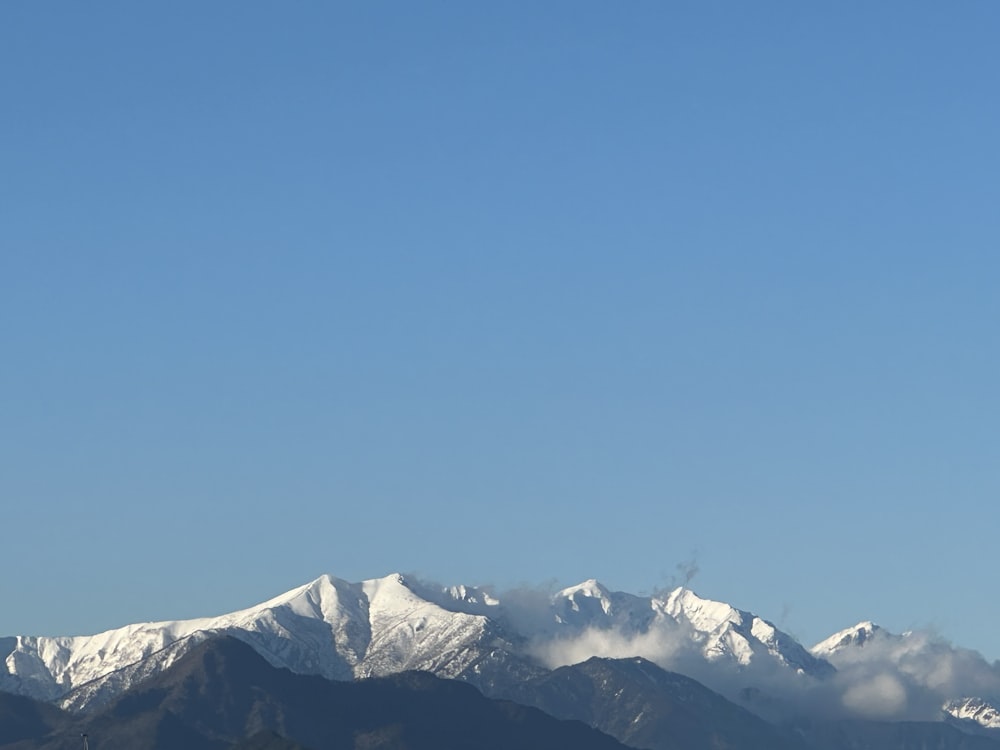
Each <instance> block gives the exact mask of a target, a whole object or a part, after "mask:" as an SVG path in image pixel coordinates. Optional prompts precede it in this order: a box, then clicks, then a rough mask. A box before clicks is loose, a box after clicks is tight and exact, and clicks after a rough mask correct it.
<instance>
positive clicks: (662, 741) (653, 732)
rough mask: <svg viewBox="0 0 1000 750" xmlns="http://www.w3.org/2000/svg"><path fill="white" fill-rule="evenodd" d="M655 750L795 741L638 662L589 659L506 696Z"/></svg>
mask: <svg viewBox="0 0 1000 750" xmlns="http://www.w3.org/2000/svg"><path fill="white" fill-rule="evenodd" d="M508 697H510V698H511V699H513V700H516V701H519V702H521V703H526V704H528V705H532V706H536V707H537V708H540V709H542V710H543V711H545V712H547V713H550V714H552V715H553V716H557V717H559V718H564V719H578V720H580V721H583V722H585V723H587V724H590V725H591V726H594V727H596V728H598V729H600V730H601V731H602V732H606V733H607V734H610V735H611V736H613V737H616V738H617V739H618V740H620V741H621V742H624V743H626V744H628V745H631V746H633V747H637V748H649V749H650V750H682V749H683V750H699V749H701V748H705V750H757V749H758V748H766V749H767V750H795V749H796V748H799V747H801V745H800V743H799V742H798V741H797V740H795V739H794V738H793V737H792V736H790V735H786V734H784V733H782V732H781V731H780V730H779V729H777V728H776V727H774V726H772V725H770V724H768V723H767V722H765V721H764V720H763V719H760V718H759V717H757V716H755V715H754V714H752V713H750V712H749V711H747V710H746V709H744V708H741V707H740V706H737V705H736V704H734V703H731V702H730V701H728V700H726V699H725V698H723V697H722V696H721V695H719V694H718V693H715V692H713V691H711V690H709V689H708V688H706V687H705V686H704V685H702V684H701V683H699V682H696V681H695V680H692V679H691V678H689V677H685V676H683V675H679V674H676V673H673V672H667V671H666V670H664V669H661V668H660V667H658V666H656V665H655V664H653V663H652V662H649V661H646V660H645V659H641V658H631V659H601V658H596V657H595V658H592V659H589V660H588V661H586V662H582V663H580V664H574V665H572V666H568V667H560V668H559V669H556V670H554V671H553V672H551V673H549V674H547V675H545V676H543V677H540V678H538V679H535V680H530V681H527V682H525V683H523V684H522V685H521V686H520V687H519V688H517V689H515V690H513V691H511V692H510V693H509V695H508Z"/></svg>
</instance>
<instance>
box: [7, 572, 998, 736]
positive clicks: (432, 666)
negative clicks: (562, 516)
mask: <svg viewBox="0 0 1000 750" xmlns="http://www.w3.org/2000/svg"><path fill="white" fill-rule="evenodd" d="M504 598H505V597H503V596H500V595H497V594H495V593H494V592H493V591H491V590H489V589H483V588H474V587H468V586H451V587H446V588H442V587H439V586H434V585H431V584H427V583H423V582H420V581H417V580H410V579H407V578H404V577H403V576H401V575H398V574H394V575H390V576H386V577H385V578H378V579H372V580H367V581H362V582H360V583H351V582H348V581H344V580H341V579H338V578H334V577H332V576H329V575H324V576H321V577H320V578H317V579H316V580H315V581H312V582H310V583H308V584H306V585H304V586H300V587H298V588H296V589H293V590H291V591H288V592H286V593H284V594H282V595H280V596H277V597H275V598H273V599H270V600H269V601H266V602H263V603H261V604H258V605H256V606H253V607H249V608H247V609H244V610H240V611H238V612H233V613H230V614H225V615H221V616H218V617H208V618H201V619H194V620H178V621H166V622H156V623H137V624H133V625H128V626H125V627H122V628H118V629H115V630H109V631H107V632H104V633H98V634H97V635H91V636H73V637H58V638H47V637H34V636H18V637H11V638H0V690H4V691H8V692H15V693H21V694H25V695H29V696H31V697H34V698H40V699H43V700H50V701H57V702H59V703H61V704H62V705H63V706H65V707H67V708H70V709H72V710H76V711H84V710H90V709H92V708H96V707H99V706H101V705H104V704H106V703H107V702H109V701H110V700H111V699H113V698H114V697H115V696H117V695H120V694H121V693H123V692H124V691H126V690H128V689H129V688H130V687H132V686H134V685H136V684H138V683H140V682H142V681H143V680H145V679H147V678H149V677H151V676H154V675H156V674H158V673H159V672H162V671H163V670H164V669H166V668H167V667H169V666H170V665H171V664H173V663H174V662H175V661H176V660H177V659H179V658H180V657H181V656H183V655H184V654H185V653H187V651H189V650H190V649H191V648H193V647H194V646H196V645H197V644H198V643H200V642H202V641H204V640H205V639H206V638H211V637H213V636H215V635H220V634H225V635H231V636H234V637H236V638H238V639H240V640H242V641H244V642H246V643H248V644H250V645H251V646H253V648H254V649H255V650H257V651H258V652H259V653H260V654H261V655H262V656H264V658H266V659H267V660H268V661H269V662H270V663H271V664H273V665H275V666H280V667H286V668H288V669H291V670H292V671H294V672H299V673H303V674H318V675H322V676H324V677H327V678H330V679H340V680H350V679H355V678H362V677H368V676H374V675H385V674H390V673H394V672H399V671H403V670H410V669H419V670H426V671H429V672H433V673H434V674H436V675H438V676H441V677H449V678H457V679H461V680H466V681H469V682H471V683H473V684H475V685H477V686H478V687H479V688H480V689H482V690H483V691H484V692H486V693H488V694H494V695H495V694H500V693H503V692H504V690H505V689H506V688H507V687H509V686H510V685H511V684H514V683H517V682H519V681H523V680H525V679H530V678H533V677H537V676H538V675H540V674H542V673H544V672H546V671H548V670H549V669H552V668H555V667H558V666H561V665H567V664H575V663H579V662H583V661H586V660H587V659H589V658H591V657H594V656H599V657H645V658H648V659H651V660H653V661H656V662H657V663H658V664H660V665H661V666H663V667H665V668H667V669H673V670H675V671H679V672H682V673H685V674H688V675H689V676H692V677H695V678H696V679H699V680H703V681H705V683H706V684H708V685H709V686H710V687H713V688H715V689H717V690H719V691H720V692H724V693H726V694H727V695H730V696H733V695H743V694H744V693H745V692H746V691H747V690H751V691H752V692H753V693H754V694H755V695H756V694H763V693H767V692H768V691H770V692H771V693H772V695H771V696H770V697H771V698H774V699H776V700H777V699H778V698H781V699H782V700H785V701H786V702H787V699H788V697H789V695H788V694H789V692H790V691H791V693H800V692H804V691H808V690H812V689H822V690H826V691H827V692H826V693H823V695H828V694H830V691H831V690H833V691H840V692H841V693H843V695H844V696H845V697H844V700H843V704H844V707H845V709H846V710H847V711H851V710H854V709H853V708H852V706H855V705H857V704H858V700H859V699H858V698H857V694H856V691H855V693H851V690H852V685H854V682H852V681H853V680H855V678H857V684H859V685H867V684H869V683H870V681H871V677H872V676H873V675H876V676H877V677H878V679H879V680H880V682H879V684H880V685H889V686H890V687H892V690H893V692H892V695H898V696H899V701H898V705H893V706H890V707H889V709H891V711H896V712H897V713H898V712H900V711H906V710H908V709H907V708H906V703H907V702H908V701H909V702H910V703H913V702H914V699H915V698H919V699H920V700H921V701H923V703H922V705H924V706H928V705H929V706H930V708H931V710H932V711H933V710H935V707H936V710H939V709H940V707H941V706H942V705H944V704H946V703H947V705H945V711H946V712H947V713H948V715H950V716H952V717H954V718H955V719H956V720H957V719H961V720H966V721H975V722H977V723H978V724H979V725H981V726H983V727H992V726H993V725H992V724H991V722H994V721H995V720H996V712H995V711H993V712H992V713H991V710H992V706H993V705H995V704H991V703H989V702H988V701H985V700H983V699H970V698H967V697H965V698H962V699H961V700H962V701H965V702H964V703H963V702H961V701H956V699H957V698H959V697H960V696H990V695H1000V666H991V665H988V664H986V662H985V661H984V660H983V659H982V657H981V656H979V655H978V654H976V653H975V652H970V651H966V650H962V649H955V648H953V647H951V646H950V645H948V644H945V643H943V642H941V641H940V640H937V639H934V638H930V637H927V636H925V635H921V634H914V633H908V634H904V635H902V636H897V635H893V634H891V633H888V632H886V631H884V630H883V629H881V628H879V627H878V626H877V625H874V624H872V623H870V622H864V623H860V624H859V625H856V626H854V627H853V628H848V629H846V630H843V631H840V632H839V633H836V634H834V635H833V636H831V637H830V638H828V639H826V640H824V641H822V642H821V643H819V644H817V645H816V646H815V647H813V649H812V651H811V652H810V651H807V650H806V649H805V648H803V647H802V646H801V645H800V644H799V643H798V642H797V641H795V639H794V638H792V637H791V636H789V635H787V634H786V633H783V632H782V631H781V630H779V629H778V628H776V627H775V626H774V625H773V624H771V623H770V622H768V621H766V620H764V619H762V618H760V617H758V616H757V615H755V614H753V613H751V612H747V611H744V610H740V609H737V608H735V607H732V606H730V605H729V604H726V603H723V602H718V601H713V600H710V599H705V598H702V597H700V596H698V595H697V594H696V593H695V592H694V591H692V590H690V589H688V588H683V587H682V588H678V589H676V590H674V591H671V592H669V593H667V594H665V595H661V596H653V597H642V596H635V595H633V594H628V593H624V592H616V591H611V590H609V589H608V588H606V587H605V586H603V585H602V584H601V583H599V582H598V581H596V580H594V579H590V580H587V581H584V582H583V583H580V584H578V585H576V586H571V587H569V588H565V589H563V590H561V591H559V592H557V593H555V594H552V595H545V594H541V593H539V592H530V594H528V593H525V592H519V593H518V594H517V595H512V596H511V598H510V601H509V602H505V601H504ZM838 670H839V671H838ZM831 678H833V679H831ZM775 691H779V692H780V691H784V692H783V693H781V695H778V694H777V693H775ZM860 694H861V695H866V694H865V693H864V692H863V691H862V693H860ZM927 696H931V697H932V698H933V699H934V700H936V701H937V702H936V703H934V702H933V700H932V701H930V702H929V703H928V700H927ZM976 700H979V701H980V703H976V702H975V701H976ZM949 701H950V703H948V702H949ZM779 702H780V701H779ZM918 702H919V701H918ZM868 703H870V701H868ZM921 715H927V711H924V713H923V714H921ZM939 715H940V711H939Z"/></svg>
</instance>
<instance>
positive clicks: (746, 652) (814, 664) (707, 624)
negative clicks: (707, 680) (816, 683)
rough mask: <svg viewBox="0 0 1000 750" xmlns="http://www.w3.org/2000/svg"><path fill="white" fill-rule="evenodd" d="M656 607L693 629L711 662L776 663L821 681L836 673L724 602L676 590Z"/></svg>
mask: <svg viewBox="0 0 1000 750" xmlns="http://www.w3.org/2000/svg"><path fill="white" fill-rule="evenodd" d="M654 606H657V607H662V609H663V611H664V612H666V613H667V614H668V615H670V616H671V617H672V618H673V619H674V620H675V621H676V622H678V623H679V624H681V625H682V626H686V627H687V628H689V629H690V632H691V637H692V638H693V639H694V640H695V641H696V642H697V643H699V645H700V646H701V651H702V654H703V655H704V656H705V658H706V659H708V660H709V661H712V662H718V661H720V660H731V661H733V662H735V663H736V664H738V665H740V666H743V667H745V666H748V665H750V664H751V663H753V662H754V661H759V660H762V659H765V660H773V661H775V662H777V663H778V664H780V665H783V666H786V667H789V668H791V669H793V670H794V671H795V672H797V673H799V674H803V675H809V676H812V677H817V678H823V677H827V676H829V675H830V674H832V673H833V671H834V670H833V668H832V667H831V666H830V664H829V663H827V662H826V661H825V660H824V659H822V658H820V657H817V656H813V655H812V654H810V653H809V652H808V651H806V649H805V648H803V646H802V645H801V644H800V643H799V642H798V641H796V640H795V639H794V638H792V637H791V636H790V635H788V634H787V633H783V632H782V631H780V630H778V629H777V628H776V627H775V626H774V625H772V624H771V623H769V622H768V621H767V620H763V619H761V618H760V617H758V616H757V615H755V614H752V613H750V612H745V611H743V610H739V609H736V608H735V607H732V606H730V605H728V604H725V603H724V602H716V601H712V600H711V599H702V598H701V597H699V596H698V595H697V594H695V593H694V592H693V591H691V590H690V589H687V588H683V587H682V588H678V589H675V590H674V591H672V592H671V593H670V594H669V595H668V596H667V597H666V599H665V600H664V601H662V602H655V603H654Z"/></svg>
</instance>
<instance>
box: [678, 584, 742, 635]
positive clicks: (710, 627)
mask: <svg viewBox="0 0 1000 750" xmlns="http://www.w3.org/2000/svg"><path fill="white" fill-rule="evenodd" d="M664 609H665V610H666V611H667V612H668V613H669V614H670V615H671V616H673V617H674V618H675V619H683V620H685V621H686V622H688V623H689V624H690V625H691V626H692V627H694V629H695V630H697V631H699V632H702V633H711V632H714V631H715V630H717V629H718V628H720V627H722V626H725V625H727V624H734V625H742V624H743V620H744V616H745V615H746V613H744V612H741V611H740V610H738V609H736V608H735V607H732V606H730V605H729V604H726V603H725V602H716V601H712V600H711V599H702V598H701V597H700V596H698V595H697V594H696V593H694V591H692V590H691V589H688V588H684V587H683V586H681V587H680V588H677V589H674V590H673V591H671V592H670V594H668V595H667V598H666V600H665V601H664ZM751 617H752V615H751Z"/></svg>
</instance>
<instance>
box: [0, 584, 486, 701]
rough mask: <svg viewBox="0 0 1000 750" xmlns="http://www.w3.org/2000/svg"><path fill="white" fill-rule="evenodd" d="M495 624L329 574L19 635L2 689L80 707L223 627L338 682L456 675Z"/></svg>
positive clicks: (279, 662)
mask: <svg viewBox="0 0 1000 750" xmlns="http://www.w3.org/2000/svg"><path fill="white" fill-rule="evenodd" d="M442 601H446V600H445V599H442ZM494 630H495V629H494V628H492V627H491V626H490V623H489V621H488V619H487V618H486V617H484V616H482V615H475V614H469V613H466V612H461V611H452V610H448V609H445V608H444V607H442V606H441V605H440V604H437V603H434V602H430V601H427V600H426V599H423V598H422V597H420V596H418V595H417V594H415V593H414V592H413V590H411V589H410V588H409V587H408V586H407V582H406V580H405V579H404V578H403V577H402V576H400V575H391V576H387V577H386V578H382V579H375V580H370V581H364V582H362V583H349V582H347V581H342V580H340V579H337V578H333V577H331V576H327V575H325V576H322V577H320V578H317V579H316V580H315V581H312V582H311V583H308V584H306V585H304V586H301V587H299V588H296V589H293V590H292V591H289V592H287V593H285V594H282V595H281V596H278V597H275V598H274V599H271V600H269V601H266V602H264V603H263V604H260V605H257V606H255V607H250V608H248V609H245V610H241V611H239V612H233V613H231V614H227V615H222V616H219V617H212V618H201V619H195V620H181V621H175V622H155V623H141V624H136V625H128V626H126V627H123V628H118V629H115V630H110V631H107V632H105V633H99V634H97V635H93V636H76V637H60V638H44V637H29V636H22V637H18V638H16V639H15V640H14V641H13V642H12V645H13V648H12V649H10V652H9V653H8V654H5V655H4V656H5V660H4V665H5V667H6V670H5V671H6V674H2V673H0V688H3V689H5V690H9V691H12V692H18V693H21V694H25V695H29V696H32V697H35V698H40V699H43V700H54V699H57V698H59V697H60V696H64V695H66V694H68V693H71V691H75V692H73V693H72V694H71V695H70V696H68V705H70V706H72V707H75V708H82V707H84V706H86V705H88V704H89V703H90V702H91V701H92V700H95V699H96V698H98V697H103V698H107V697H110V696H111V695H113V694H116V693H118V692H120V691H121V690H124V689H126V688H128V687H129V686H130V685H131V684H133V683H134V682H135V681H136V680H137V679H141V678H142V677H143V676H146V675H148V674H150V673H155V672H156V671H158V670H159V669H162V668H165V667H166V666H169V664H171V663H172V662H173V661H174V660H176V658H178V657H179V656H180V655H181V654H183V653H184V652H186V650H187V649H188V648H190V647H191V646H193V645H195V644H197V643H198V642H200V641H201V640H203V639H204V638H205V637H208V636H209V635H211V634H223V633H224V634H228V635H233V636H235V637H237V638H239V639H240V640H243V641H245V642H247V643H249V644H250V645H252V646H253V647H254V648H255V649H256V650H257V651H258V652H259V653H260V654H261V655H262V656H264V657H265V658H266V659H267V660H268V661H270V662H271V663H272V664H274V665H276V666H283V667H288V668H289V669H291V670H293V671H295V672H301V673H306V674H319V675H323V676H324V677H328V678H331V679H352V678H354V677H362V676H369V675H380V674H388V673H392V672H397V671H401V670H405V669H424V670H428V671H431V672H435V673H437V674H440V675H442V676H446V677H454V676H458V675H460V674H461V673H462V672H463V670H465V669H466V668H468V667H469V666H470V665H471V664H472V662H473V661H474V660H475V659H476V658H477V657H478V656H480V651H481V650H485V649H495V648H498V647H500V648H502V647H503V646H504V645H505V644H504V643H503V639H502V638H501V637H500V636H499V634H497V633H496V632H494ZM477 644H478V648H477ZM95 681H96V682H95ZM84 685H87V688H86V689H84V688H82V687H81V686H84Z"/></svg>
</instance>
